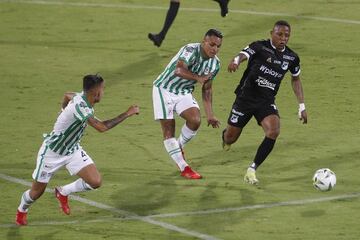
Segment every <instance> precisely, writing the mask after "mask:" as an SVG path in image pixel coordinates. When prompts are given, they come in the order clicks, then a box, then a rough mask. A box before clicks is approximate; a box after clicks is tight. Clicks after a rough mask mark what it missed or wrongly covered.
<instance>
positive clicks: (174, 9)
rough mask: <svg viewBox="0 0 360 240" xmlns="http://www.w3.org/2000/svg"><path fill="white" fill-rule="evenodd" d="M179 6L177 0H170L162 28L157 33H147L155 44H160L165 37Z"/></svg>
mask: <svg viewBox="0 0 360 240" xmlns="http://www.w3.org/2000/svg"><path fill="white" fill-rule="evenodd" d="M179 7H180V1H179V0H171V1H170V7H169V10H168V12H167V14H166V18H165V22H164V26H163V28H162V30H161V31H160V32H159V33H158V34H155V33H149V34H148V38H149V39H150V40H151V41H152V42H153V43H154V45H155V46H157V47H160V46H161V43H162V41H163V40H164V39H165V36H166V33H167V32H168V31H169V28H170V27H171V24H172V23H173V22H174V20H175V18H176V15H177V13H178V10H179Z"/></svg>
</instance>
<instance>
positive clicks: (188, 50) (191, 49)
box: [185, 47, 194, 52]
mask: <svg viewBox="0 0 360 240" xmlns="http://www.w3.org/2000/svg"><path fill="white" fill-rule="evenodd" d="M185 50H186V51H187V52H193V51H194V48H193V47H186V48H185Z"/></svg>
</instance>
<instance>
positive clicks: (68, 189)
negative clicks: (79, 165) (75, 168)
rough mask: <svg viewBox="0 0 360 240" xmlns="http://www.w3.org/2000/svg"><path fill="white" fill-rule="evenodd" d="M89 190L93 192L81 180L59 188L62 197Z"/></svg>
mask: <svg viewBox="0 0 360 240" xmlns="http://www.w3.org/2000/svg"><path fill="white" fill-rule="evenodd" d="M90 190H93V188H92V187H91V186H90V185H89V184H87V183H86V182H85V181H84V180H83V179H82V178H79V179H77V180H76V181H74V182H72V183H69V184H68V185H65V186H63V187H60V188H59V191H60V193H61V195H64V196H67V195H69V194H71V193H74V192H85V191H90Z"/></svg>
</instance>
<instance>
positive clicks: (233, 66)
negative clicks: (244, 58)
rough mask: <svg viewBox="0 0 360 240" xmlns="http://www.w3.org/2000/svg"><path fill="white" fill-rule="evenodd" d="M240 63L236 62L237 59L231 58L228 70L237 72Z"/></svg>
mask: <svg viewBox="0 0 360 240" xmlns="http://www.w3.org/2000/svg"><path fill="white" fill-rule="evenodd" d="M239 65H240V64H238V63H236V61H235V60H234V59H233V60H231V62H230V63H229V66H228V72H230V73H232V72H236V70H237V69H238V68H239Z"/></svg>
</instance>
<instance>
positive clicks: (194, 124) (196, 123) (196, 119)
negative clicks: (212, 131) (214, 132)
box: [186, 116, 201, 131]
mask: <svg viewBox="0 0 360 240" xmlns="http://www.w3.org/2000/svg"><path fill="white" fill-rule="evenodd" d="M186 125H187V126H188V127H189V128H190V129H191V130H193V131H197V130H198V129H199V127H200V125H201V118H200V116H192V117H191V118H190V119H188V121H187V123H186Z"/></svg>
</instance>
